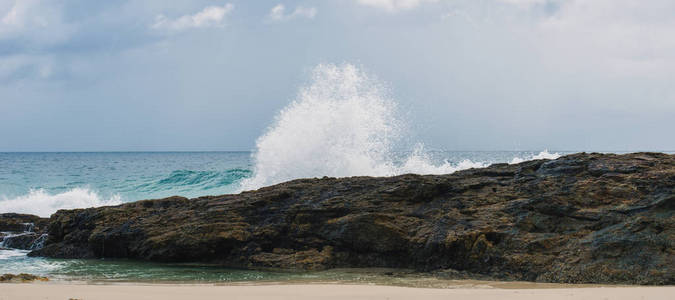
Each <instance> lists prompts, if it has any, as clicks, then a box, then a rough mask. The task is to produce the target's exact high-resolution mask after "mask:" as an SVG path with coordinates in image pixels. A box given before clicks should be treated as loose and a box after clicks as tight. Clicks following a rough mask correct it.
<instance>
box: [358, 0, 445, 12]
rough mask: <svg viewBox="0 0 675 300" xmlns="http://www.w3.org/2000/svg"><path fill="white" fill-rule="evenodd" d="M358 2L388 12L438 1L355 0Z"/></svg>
mask: <svg viewBox="0 0 675 300" xmlns="http://www.w3.org/2000/svg"><path fill="white" fill-rule="evenodd" d="M356 2H357V3H358V4H361V5H364V6H370V7H374V8H379V9H384V10H386V11H389V12H397V11H401V10H408V9H413V8H415V7H417V6H419V5H420V4H422V3H432V2H438V0H356Z"/></svg>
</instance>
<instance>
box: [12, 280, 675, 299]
mask: <svg viewBox="0 0 675 300" xmlns="http://www.w3.org/2000/svg"><path fill="white" fill-rule="evenodd" d="M674 295H675V287H672V286H670V287H578V288H514V287H513V286H510V287H509V288H494V287H490V286H485V287H482V288H481V287H477V288H449V289H432V288H410V287H396V286H379V285H341V284H280V285H276V284H270V285H213V284H211V285H187V284H186V285H176V284H71V283H59V282H48V283H4V284H0V300H5V299H28V300H30V299H82V300H93V299H100V300H113V299H115V300H119V299H124V300H131V299H166V300H173V299H176V300H178V299H194V300H197V299H199V300H204V299H250V300H258V299H301V300H302V299H307V300H309V299H383V300H384V299H388V300H395V299H414V300H425V299H470V300H483V299H501V300H516V299H517V300H527V299H532V300H534V299H537V300H539V299H545V300H558V299H593V300H595V299H650V300H651V299H656V300H658V299H664V300H665V299H668V300H671V299H674V298H673V297H674Z"/></svg>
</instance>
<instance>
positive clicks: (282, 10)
mask: <svg viewBox="0 0 675 300" xmlns="http://www.w3.org/2000/svg"><path fill="white" fill-rule="evenodd" d="M315 16H316V8H314V7H303V6H297V7H296V8H295V10H293V12H291V13H288V14H286V7H285V6H284V5H283V4H278V5H276V6H275V7H272V9H271V10H270V13H269V15H267V19H268V20H269V21H271V22H283V21H288V20H292V19H296V18H306V19H314V17H315Z"/></svg>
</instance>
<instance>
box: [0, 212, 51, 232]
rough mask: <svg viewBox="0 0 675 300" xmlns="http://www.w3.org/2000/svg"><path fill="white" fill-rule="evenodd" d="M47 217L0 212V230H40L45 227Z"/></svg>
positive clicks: (47, 221)
mask: <svg viewBox="0 0 675 300" xmlns="http://www.w3.org/2000/svg"><path fill="white" fill-rule="evenodd" d="M48 223H49V219H48V218H40V217H38V216H34V215H26V214H15V213H2V214H0V232H3V231H4V232H25V231H34V232H40V231H43V230H46V229H47V224H48Z"/></svg>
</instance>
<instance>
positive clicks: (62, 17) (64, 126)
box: [0, 0, 675, 151]
mask: <svg viewBox="0 0 675 300" xmlns="http://www.w3.org/2000/svg"><path fill="white" fill-rule="evenodd" d="M674 11H675V1H672V0H650V1H639V0H436V1H434V0H326V1H237V0H226V1H200V0H195V1H180V0H176V1H164V0H147V1H142V0H139V1H120V0H116V1H87V0H70V1H63V0H0V151H202V150H204V151H212V150H252V149H253V148H254V147H255V141H256V138H257V137H258V136H260V135H261V134H262V133H264V131H265V129H266V128H267V127H268V126H270V125H271V124H272V122H273V120H274V116H275V115H276V114H277V113H278V111H279V110H280V109H282V108H283V107H284V106H286V105H287V104H288V103H289V102H290V101H292V100H293V99H294V98H295V96H296V94H297V93H298V88H299V87H301V86H302V85H303V84H306V82H307V80H308V76H309V75H308V74H309V73H310V72H311V69H312V68H313V67H314V66H316V65H317V64H320V63H338V64H340V63H352V64H356V65H358V66H360V67H361V68H363V69H365V70H367V72H369V73H371V74H375V75H376V76H377V78H378V79H380V80H381V81H383V82H385V83H386V84H387V86H388V87H389V92H390V94H391V96H392V98H394V99H396V101H397V102H398V103H399V107H400V109H401V111H403V112H405V118H406V119H407V120H408V123H409V124H411V128H412V130H411V135H414V139H416V140H420V141H422V142H424V143H425V144H426V145H427V147H428V148H432V149H445V150H542V149H552V150H574V151H626V150H627V151H637V150H652V151H673V150H675V38H673V37H675V18H673V17H672V14H673V12H674Z"/></svg>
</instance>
